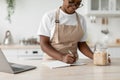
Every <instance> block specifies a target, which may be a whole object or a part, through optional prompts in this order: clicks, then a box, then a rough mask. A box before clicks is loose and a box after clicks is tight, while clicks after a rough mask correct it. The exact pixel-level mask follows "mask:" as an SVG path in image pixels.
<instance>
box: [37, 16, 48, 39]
mask: <svg viewBox="0 0 120 80" xmlns="http://www.w3.org/2000/svg"><path fill="white" fill-rule="evenodd" d="M37 35H44V36H48V37H50V19H49V17H48V15H47V14H45V15H44V16H43V17H42V20H41V22H40V25H39V28H38V32H37Z"/></svg>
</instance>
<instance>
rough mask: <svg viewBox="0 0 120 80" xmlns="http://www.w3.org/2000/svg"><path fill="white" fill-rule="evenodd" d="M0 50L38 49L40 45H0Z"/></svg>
mask: <svg viewBox="0 0 120 80" xmlns="http://www.w3.org/2000/svg"><path fill="white" fill-rule="evenodd" d="M0 48H1V49H40V45H0Z"/></svg>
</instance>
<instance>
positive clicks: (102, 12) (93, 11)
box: [88, 0, 120, 16]
mask: <svg viewBox="0 0 120 80" xmlns="http://www.w3.org/2000/svg"><path fill="white" fill-rule="evenodd" d="M119 4H120V0H88V15H89V16H91V15H94V16H120V13H119V12H118V11H120V5H119Z"/></svg>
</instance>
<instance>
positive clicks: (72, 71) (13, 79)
mask: <svg viewBox="0 0 120 80" xmlns="http://www.w3.org/2000/svg"><path fill="white" fill-rule="evenodd" d="M111 60H112V63H111V65H109V66H95V65H93V62H92V60H89V59H82V60H81V62H85V63H87V64H86V65H82V66H70V67H64V68H56V69H50V68H48V67H47V66H45V65H43V64H42V62H43V61H42V60H15V61H13V62H16V63H19V64H28V65H34V66H37V69H35V70H31V71H27V72H23V73H20V74H9V73H4V72H0V80H120V69H119V68H120V59H119V58H118V59H117V58H116V59H111Z"/></svg>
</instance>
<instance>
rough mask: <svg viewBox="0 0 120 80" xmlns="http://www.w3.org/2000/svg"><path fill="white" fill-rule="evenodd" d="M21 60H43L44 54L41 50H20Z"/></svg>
mask: <svg viewBox="0 0 120 80" xmlns="http://www.w3.org/2000/svg"><path fill="white" fill-rule="evenodd" d="M18 57H19V59H42V58H43V53H42V51H41V49H19V50H18Z"/></svg>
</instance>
